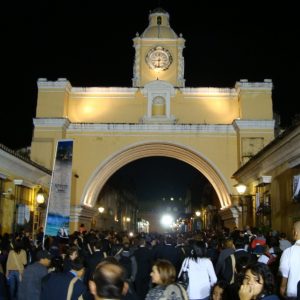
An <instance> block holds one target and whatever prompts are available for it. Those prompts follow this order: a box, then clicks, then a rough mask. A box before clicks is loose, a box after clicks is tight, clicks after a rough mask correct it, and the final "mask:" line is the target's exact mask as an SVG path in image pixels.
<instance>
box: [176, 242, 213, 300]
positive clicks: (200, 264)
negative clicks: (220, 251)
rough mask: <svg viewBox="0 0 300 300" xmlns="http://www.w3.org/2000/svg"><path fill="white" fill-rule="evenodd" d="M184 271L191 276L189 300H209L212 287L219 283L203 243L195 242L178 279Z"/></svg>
mask: <svg viewBox="0 0 300 300" xmlns="http://www.w3.org/2000/svg"><path fill="white" fill-rule="evenodd" d="M184 271H188V276H189V284H188V288H187V292H188V295H189V299H209V296H210V291H211V287H212V286H213V285H214V284H215V283H216V282H217V276H216V273H215V270H214V267H213V264H212V262H211V260H210V259H208V258H207V257H206V245H205V243H204V242H203V241H194V243H193V244H192V248H191V252H190V254H189V255H188V257H187V258H186V259H185V260H184V261H183V263H182V267H181V270H180V272H179V274H178V277H180V275H181V272H184ZM200 278H201V280H199V279H200Z"/></svg>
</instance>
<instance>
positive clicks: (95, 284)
mask: <svg viewBox="0 0 300 300" xmlns="http://www.w3.org/2000/svg"><path fill="white" fill-rule="evenodd" d="M89 288H90V291H91V293H92V295H93V296H94V299H95V300H104V299H114V300H120V299H121V298H122V296H123V294H124V289H125V272H124V269H123V268H122V267H121V266H120V265H118V263H117V262H109V260H104V261H102V262H101V263H99V264H98V266H97V267H96V269H95V271H94V273H93V277H92V279H91V280H90V281H89Z"/></svg>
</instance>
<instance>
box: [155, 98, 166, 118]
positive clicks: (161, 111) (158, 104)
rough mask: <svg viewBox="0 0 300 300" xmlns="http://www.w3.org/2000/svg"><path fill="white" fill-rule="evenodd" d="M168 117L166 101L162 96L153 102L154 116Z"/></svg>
mask: <svg viewBox="0 0 300 300" xmlns="http://www.w3.org/2000/svg"><path fill="white" fill-rule="evenodd" d="M165 115H166V100H165V98H164V97H162V96H157V97H155V98H154V99H153V102H152V116H165Z"/></svg>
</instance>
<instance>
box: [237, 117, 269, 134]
mask: <svg viewBox="0 0 300 300" xmlns="http://www.w3.org/2000/svg"><path fill="white" fill-rule="evenodd" d="M232 125H233V127H234V129H235V130H236V131H240V130H245V129H274V127H275V120H238V119H236V120H234V121H233V122H232Z"/></svg>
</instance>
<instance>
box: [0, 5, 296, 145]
mask: <svg viewBox="0 0 300 300" xmlns="http://www.w3.org/2000/svg"><path fill="white" fill-rule="evenodd" d="M6 2H8V3H6ZM6 2H5V4H6V5H8V7H3V6H2V12H1V20H2V35H1V45H2V47H1V52H2V55H1V57H2V64H1V71H2V75H3V77H4V79H2V93H1V98H2V99H1V118H0V122H1V123H0V126H1V131H0V143H3V144H5V145H7V146H9V147H11V148H13V149H16V148H20V147H24V146H29V145H30V142H31V133H32V118H33V117H34V115H35V106H36V98H37V88H36V81H37V79H38V78H40V77H44V78H48V79H49V80H56V79H57V78H60V77H66V78H67V79H69V80H70V82H71V84H72V85H73V86H123V87H125V86H128V87H130V86H131V78H132V66H133V58H134V49H133V47H132V39H133V38H134V37H135V34H136V32H139V33H142V32H143V30H144V29H145V28H146V27H147V25H148V13H149V10H152V9H154V8H156V7H157V6H161V7H162V8H164V9H165V10H167V11H168V12H169V14H170V23H171V27H172V28H173V29H174V30H175V32H176V33H177V34H179V33H182V34H183V37H184V38H185V39H186V48H185V50H184V57H185V78H186V86H187V87H207V86H210V87H234V84H235V82H236V81H238V80H240V79H245V78H246V79H248V80H249V81H263V80H264V79H265V78H270V79H272V80H273V82H274V90H273V104H274V105H273V106H274V111H276V112H278V113H280V114H281V118H282V124H283V125H285V126H286V125H288V124H289V123H290V121H291V118H292V116H293V115H294V114H295V113H300V105H299V92H298V84H299V72H300V70H299V53H300V51H299V49H297V47H296V44H298V39H299V28H300V27H299V23H298V19H299V17H298V15H297V14H298V9H296V8H295V7H294V6H295V5H296V3H295V4H294V3H282V2H280V5H279V4H278V5H277V4H274V3H272V5H270V4H264V3H263V2H262V1H254V2H253V1H252V2H251V3H250V2H239V4H238V5H235V6H232V7H230V6H229V5H226V6H224V5H223V4H221V5H220V4H218V3H217V2H214V1H191V0H190V1H174V0H169V1H167V0H166V1H151V0H130V1H100V0H98V1H91V0H84V1H83V0H82V1H77V0H72V1H65V0H60V1H55V0H51V1H43V0H41V1H6ZM227 3H229V2H226V4H227ZM258 109H259V108H258Z"/></svg>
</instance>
